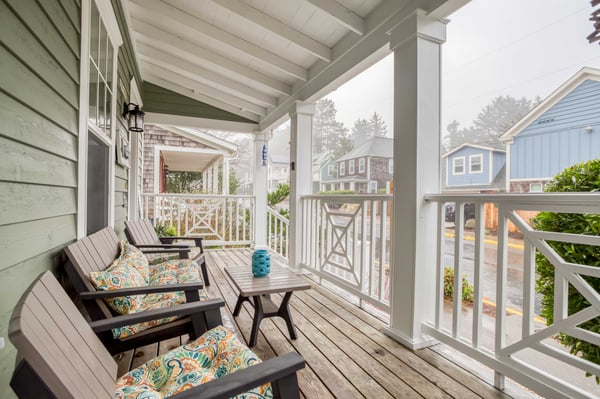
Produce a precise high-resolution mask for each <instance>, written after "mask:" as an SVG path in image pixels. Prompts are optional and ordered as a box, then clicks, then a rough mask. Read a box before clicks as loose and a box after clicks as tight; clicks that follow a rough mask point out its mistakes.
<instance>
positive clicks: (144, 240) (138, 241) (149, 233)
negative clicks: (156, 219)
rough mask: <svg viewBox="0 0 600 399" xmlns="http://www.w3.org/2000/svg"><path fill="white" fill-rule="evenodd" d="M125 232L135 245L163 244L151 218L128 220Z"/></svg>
mask: <svg viewBox="0 0 600 399" xmlns="http://www.w3.org/2000/svg"><path fill="white" fill-rule="evenodd" d="M125 234H126V235H127V239H128V240H129V242H130V243H132V244H133V245H153V244H157V245H158V244H161V242H160V238H159V237H158V234H156V230H154V226H152V222H150V220H149V219H140V220H128V221H126V222H125Z"/></svg>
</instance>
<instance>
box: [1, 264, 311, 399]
mask: <svg viewBox="0 0 600 399" xmlns="http://www.w3.org/2000/svg"><path fill="white" fill-rule="evenodd" d="M205 307H206V303H203V302H197V303H190V304H184V305H181V307H179V308H178V309H175V308H171V309H160V310H161V311H162V312H163V313H164V314H165V315H173V314H176V313H178V312H183V313H187V314H194V313H198V312H202V311H204V309H205ZM147 317H148V315H144V314H143V313H142V314H134V315H124V316H119V317H116V318H114V319H112V320H102V321H99V322H92V323H91V325H90V324H88V323H87V322H86V320H85V319H84V318H83V316H82V315H81V313H79V311H78V310H77V308H76V307H75V305H74V304H73V302H71V300H70V299H69V296H68V295H67V293H66V292H65V291H64V289H63V288H62V287H61V285H60V284H59V283H58V281H57V280H56V278H55V277H54V275H53V274H52V273H51V272H49V271H48V272H45V273H43V274H42V275H41V276H40V277H38V279H37V280H36V281H34V283H32V285H31V286H30V287H29V289H28V290H27V291H26V292H25V293H24V294H23V296H22V297H21V299H20V301H19V302H18V303H17V305H16V307H15V309H14V311H13V314H12V318H11V320H10V323H9V338H10V340H11V342H12V343H13V345H14V346H15V347H16V348H17V350H18V352H19V357H18V358H19V359H21V360H20V361H19V362H18V364H17V366H16V368H15V370H14V372H13V375H12V379H11V383H10V384H11V387H12V389H13V391H14V392H15V393H16V394H17V396H18V397H19V398H22V399H25V398H27V399H30V398H36V399H39V398H41V399H44V398H53V399H81V398H106V399H108V398H114V395H115V381H116V379H117V363H116V362H115V360H114V359H113V358H112V356H111V355H110V353H109V352H108V351H107V350H106V348H105V347H104V346H103V345H102V342H101V341H100V340H99V339H98V337H97V336H96V334H95V333H94V331H102V330H105V329H111V328H114V327H117V326H122V325H127V324H129V323H131V322H138V321H141V320H144V319H146V320H147ZM303 367H304V359H302V357H301V356H300V355H298V354H297V353H288V354H285V355H282V356H279V357H276V358H273V359H269V360H266V361H265V362H263V363H259V364H257V365H253V366H250V367H248V368H245V369H242V370H239V371H236V372H234V373H231V374H227V375H225V376H223V377H220V378H217V379H215V380H213V381H210V382H208V383H206V384H202V385H199V386H197V387H194V388H191V389H189V390H187V391H184V392H182V393H181V394H177V395H174V396H173V397H176V398H177V399H185V398H203V399H212V398H229V397H231V396H234V395H236V394H239V393H243V392H245V391H247V390H249V389H252V388H254V387H257V386H259V385H263V384H265V383H267V382H271V384H272V387H273V392H274V394H275V397H276V398H299V397H300V396H299V392H298V380H297V377H296V371H297V370H299V369H301V368H303Z"/></svg>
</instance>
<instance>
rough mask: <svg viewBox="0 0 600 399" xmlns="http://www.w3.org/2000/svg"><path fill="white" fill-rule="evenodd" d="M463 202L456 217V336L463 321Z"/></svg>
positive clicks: (455, 336)
mask: <svg viewBox="0 0 600 399" xmlns="http://www.w3.org/2000/svg"><path fill="white" fill-rule="evenodd" d="M463 205H464V204H463V203H462V202H457V203H456V208H455V211H454V212H455V213H454V215H455V217H454V296H453V301H454V302H453V311H452V335H453V336H454V338H460V336H461V331H460V327H461V321H462V275H461V272H462V267H461V264H462V259H463V244H464V242H463V239H464V234H465V232H464V225H465V220H464V212H463V210H464V207H463Z"/></svg>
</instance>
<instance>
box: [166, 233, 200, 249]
mask: <svg viewBox="0 0 600 399" xmlns="http://www.w3.org/2000/svg"><path fill="white" fill-rule="evenodd" d="M159 239H160V241H161V242H164V243H165V244H171V243H172V242H173V241H175V240H190V241H194V246H196V247H198V248H201V249H202V240H203V238H202V237H185V236H177V237H173V236H169V237H166V236H165V237H159Z"/></svg>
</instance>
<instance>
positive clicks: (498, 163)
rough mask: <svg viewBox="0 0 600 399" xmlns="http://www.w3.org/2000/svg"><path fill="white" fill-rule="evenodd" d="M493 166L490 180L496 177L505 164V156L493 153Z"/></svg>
mask: <svg viewBox="0 0 600 399" xmlns="http://www.w3.org/2000/svg"><path fill="white" fill-rule="evenodd" d="M492 157H493V161H492V162H493V165H492V180H493V179H494V178H495V177H496V176H498V173H500V171H501V170H502V167H503V166H504V164H505V163H506V154H505V153H503V152H494V154H493V156H492Z"/></svg>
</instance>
